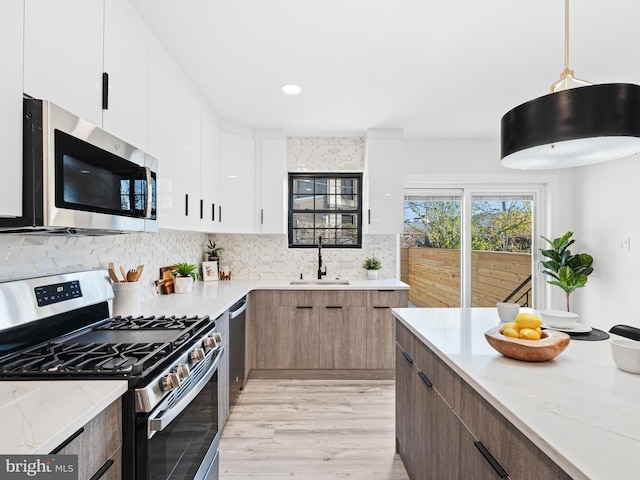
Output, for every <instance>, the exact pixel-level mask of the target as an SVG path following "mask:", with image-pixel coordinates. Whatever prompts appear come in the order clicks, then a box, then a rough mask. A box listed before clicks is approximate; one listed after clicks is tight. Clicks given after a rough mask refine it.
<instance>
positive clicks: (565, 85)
mask: <svg viewBox="0 0 640 480" xmlns="http://www.w3.org/2000/svg"><path fill="white" fill-rule="evenodd" d="M570 80H572V81H573V82H575V83H578V84H580V85H581V86H582V85H593V83H591V82H587V81H586V80H580V79H579V78H576V77H575V76H574V74H573V70H571V69H569V0H564V70H563V71H562V73H561V74H560V80H558V81H557V82H556V83H554V84H553V85H551V93H555V92H558V91H560V90H567V89H569V88H571V86H570V85H569V81H570Z"/></svg>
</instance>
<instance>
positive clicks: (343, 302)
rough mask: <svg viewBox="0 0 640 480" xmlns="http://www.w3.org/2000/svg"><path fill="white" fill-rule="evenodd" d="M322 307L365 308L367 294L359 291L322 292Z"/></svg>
mask: <svg viewBox="0 0 640 480" xmlns="http://www.w3.org/2000/svg"><path fill="white" fill-rule="evenodd" d="M319 293H320V292H319ZM322 305H324V306H329V307H333V306H341V307H366V306H367V292H366V291H360V290H324V291H323V292H322Z"/></svg>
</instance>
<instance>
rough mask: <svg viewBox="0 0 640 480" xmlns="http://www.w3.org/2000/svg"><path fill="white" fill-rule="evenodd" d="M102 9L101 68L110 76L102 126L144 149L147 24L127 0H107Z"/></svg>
mask: <svg viewBox="0 0 640 480" xmlns="http://www.w3.org/2000/svg"><path fill="white" fill-rule="evenodd" d="M104 8H105V10H104V12H105V22H104V71H105V72H106V73H107V75H108V79H109V80H108V85H109V87H108V92H109V94H108V98H107V100H108V102H107V108H106V109H105V110H103V113H102V119H103V128H104V129H105V130H107V131H108V132H110V133H112V134H113V135H115V136H116V137H119V138H122V139H123V140H125V141H127V142H129V143H130V144H132V145H135V146H136V147H138V148H140V149H142V150H145V149H146V148H147V113H148V112H147V107H148V105H147V98H148V95H147V91H148V89H149V40H148V39H149V37H148V36H147V33H148V32H147V27H146V25H145V23H144V22H143V21H142V19H141V18H140V17H139V16H138V13H137V12H136V11H135V10H134V9H133V7H132V6H131V4H130V3H129V1H128V0H108V1H107V2H105V6H104ZM149 35H150V34H149Z"/></svg>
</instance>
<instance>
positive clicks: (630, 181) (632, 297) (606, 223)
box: [572, 157, 640, 330]
mask: <svg viewBox="0 0 640 480" xmlns="http://www.w3.org/2000/svg"><path fill="white" fill-rule="evenodd" d="M639 183H640V159H639V158H638V157H630V158H627V159H623V160H616V161H613V162H608V163H602V164H599V165H593V166H589V167H582V168H579V169H576V173H575V201H576V209H575V211H576V219H575V230H574V231H575V233H574V237H575V238H576V246H577V248H576V249H575V250H572V251H574V252H586V253H589V254H590V255H592V256H593V258H594V262H593V268H594V271H593V273H592V274H591V275H590V276H589V280H588V283H587V285H586V286H585V287H584V288H582V289H580V290H578V291H576V293H575V294H574V296H575V298H573V299H572V303H573V307H572V309H575V311H576V312H577V313H579V314H580V318H581V320H583V321H584V322H585V323H587V324H589V325H592V326H595V327H598V328H600V329H602V330H608V329H609V328H610V327H611V326H613V325H616V324H625V325H633V326H635V327H640V315H638V313H637V305H636V301H637V299H638V282H637V281H636V276H635V274H636V272H635V267H636V266H640V208H639V207H640V198H639V197H638V194H637V192H638V185H639ZM621 239H630V249H629V250H624V249H620V248H618V240H621Z"/></svg>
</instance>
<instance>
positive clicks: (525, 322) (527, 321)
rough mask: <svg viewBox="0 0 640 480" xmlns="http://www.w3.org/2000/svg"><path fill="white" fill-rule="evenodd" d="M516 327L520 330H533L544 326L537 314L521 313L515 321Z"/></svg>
mask: <svg viewBox="0 0 640 480" xmlns="http://www.w3.org/2000/svg"><path fill="white" fill-rule="evenodd" d="M515 323H516V325H518V326H519V327H520V328H533V329H536V328H538V327H539V326H540V325H542V320H540V317H538V316H537V315H536V314H535V313H526V312H523V313H519V314H518V316H517V317H516V319H515Z"/></svg>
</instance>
